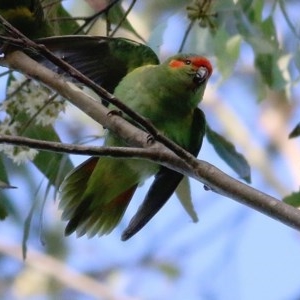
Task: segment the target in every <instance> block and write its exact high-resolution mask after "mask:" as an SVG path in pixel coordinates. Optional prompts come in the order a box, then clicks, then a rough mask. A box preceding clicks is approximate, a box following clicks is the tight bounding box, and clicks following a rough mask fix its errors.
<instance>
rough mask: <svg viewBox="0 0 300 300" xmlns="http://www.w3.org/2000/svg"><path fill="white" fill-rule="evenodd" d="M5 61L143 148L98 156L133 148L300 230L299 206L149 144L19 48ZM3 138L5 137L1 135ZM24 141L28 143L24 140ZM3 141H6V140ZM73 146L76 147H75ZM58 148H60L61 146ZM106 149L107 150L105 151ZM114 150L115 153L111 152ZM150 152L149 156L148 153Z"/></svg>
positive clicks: (141, 133)
mask: <svg viewBox="0 0 300 300" xmlns="http://www.w3.org/2000/svg"><path fill="white" fill-rule="evenodd" d="M4 62H5V63H6V64H7V66H8V67H10V68H13V69H16V70H19V71H20V72H22V73H24V74H26V75H28V76H30V77H32V78H35V79H37V80H39V81H40V82H42V83H43V84H45V85H47V86H48V87H50V88H52V89H54V90H55V91H57V92H58V93H60V94H61V95H62V96H63V97H65V98H67V99H68V100H69V101H70V102H71V103H73V104H74V105H75V106H77V107H78V108H79V109H81V110H82V111H84V112H85V113H86V114H87V115H89V116H90V117H91V118H93V119H94V120H95V121H97V122H99V123H100V124H102V125H103V126H105V127H106V128H108V129H110V130H112V131H114V132H116V133H117V134H118V135H119V136H120V138H122V139H124V140H125V141H126V142H127V143H128V144H130V145H132V146H138V147H143V148H145V149H139V150H138V149H131V150H130V149H126V150H125V149H123V148H119V149H118V148H117V150H112V149H111V148H110V149H107V148H106V149H105V148H104V150H99V155H104V154H106V155H116V156H117V155H119V156H120V157H124V156H125V155H128V154H129V152H130V151H132V152H131V154H134V155H135V157H136V158H144V159H145V158H146V159H149V160H152V161H155V162H157V163H160V164H162V165H164V166H166V167H168V168H170V169H174V170H176V171H178V172H181V173H183V174H184V175H186V176H191V177H193V178H195V179H196V180H198V181H200V182H202V183H203V184H205V186H207V187H209V189H211V190H212V191H214V192H216V193H218V194H220V195H223V196H226V197H229V198H231V199H233V200H236V201H238V202H240V203H243V204H246V205H248V206H250V207H252V208H254V209H256V210H257V211H259V212H261V213H263V214H265V215H268V216H270V217H272V218H274V219H276V220H279V221H281V222H282V223H284V224H286V225H288V226H290V227H293V228H295V229H298V230H300V211H299V210H298V209H295V208H293V207H292V206H290V205H287V204H285V203H283V202H281V201H279V200H277V199H275V198H273V197H271V196H269V195H267V194H264V193H263V192H260V191H258V190H256V189H254V188H252V187H250V186H247V185H246V184H243V183H241V182H239V181H237V180H235V179H233V178H231V177H230V176H228V175H226V174H225V173H223V172H222V171H221V170H219V169H218V168H216V167H214V166H213V165H211V164H209V163H207V162H205V161H201V160H197V159H196V158H192V159H191V160H189V162H188V163H187V162H186V161H184V160H182V159H181V158H180V157H178V156H177V155H176V154H174V153H172V151H170V149H168V148H167V147H166V146H165V145H163V144H161V143H159V142H153V143H151V145H149V142H148V141H147V140H148V134H147V133H146V132H144V131H142V130H141V129H139V128H137V127H135V126H133V125H132V124H131V123H129V122H127V121H126V120H124V119H123V118H121V117H120V116H118V115H114V114H109V110H108V109H107V108H106V107H104V106H103V105H102V104H101V103H100V102H99V101H96V100H94V99H93V98H92V97H91V96H88V95H86V94H85V93H84V92H83V91H82V90H80V89H79V88H78V87H76V86H75V85H74V84H72V83H70V82H67V81H65V80H64V78H63V77H61V76H57V74H55V73H54V72H52V71H51V70H48V69H46V68H45V67H43V66H41V65H39V64H38V63H37V62H35V61H34V60H32V59H31V58H29V57H28V56H27V55H25V54H24V53H22V52H20V51H15V52H12V53H10V54H8V55H7V56H6V57H5V61H2V63H4ZM2 139H4V137H3V136H2ZM26 141H27V142H28V140H27V139H26ZM6 142H9V141H8V140H6ZM11 142H12V141H11ZM31 142H32V141H31ZM27 145H29V144H27ZM39 145H42V144H39ZM49 145H50V144H49ZM49 145H48V146H49ZM53 145H54V144H53ZM53 145H52V146H53ZM31 146H34V144H31ZM36 146H38V145H36ZM39 147H40V146H39ZM72 147H74V148H75V146H72ZM49 148H50V147H49ZM54 148H55V147H54ZM88 148H90V147H88ZM78 149H79V148H77V150H78ZM91 149H92V151H95V152H93V153H91V152H87V154H88V155H91V154H93V155H96V149H95V148H91ZM47 150H49V149H47ZM51 150H53V149H51ZM60 150H63V149H62V148H61V149H60ZM69 150H70V149H69ZM97 151H98V150H97ZM101 151H102V153H101ZM105 151H108V152H106V153H105ZM113 151H116V152H115V153H114V154H112V153H113ZM75 152H76V151H75V150H74V152H72V153H75ZM117 152H118V153H117ZM150 152H151V155H150V154H149V153H150ZM68 153H70V152H68ZM81 154H83V153H81Z"/></svg>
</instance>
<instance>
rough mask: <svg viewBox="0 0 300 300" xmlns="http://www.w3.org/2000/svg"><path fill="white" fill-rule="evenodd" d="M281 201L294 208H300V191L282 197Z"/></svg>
mask: <svg viewBox="0 0 300 300" xmlns="http://www.w3.org/2000/svg"><path fill="white" fill-rule="evenodd" d="M282 201H283V202H285V203H287V204H289V205H292V206H294V207H300V191H299V192H295V193H292V194H291V195H288V196H286V197H284V198H283V200H282Z"/></svg>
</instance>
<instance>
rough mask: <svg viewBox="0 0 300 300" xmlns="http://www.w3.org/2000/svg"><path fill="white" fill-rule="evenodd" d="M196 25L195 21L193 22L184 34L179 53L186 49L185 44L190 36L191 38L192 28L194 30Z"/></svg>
mask: <svg viewBox="0 0 300 300" xmlns="http://www.w3.org/2000/svg"><path fill="white" fill-rule="evenodd" d="M194 23H195V20H192V21H191V22H190V23H189V25H188V27H187V29H186V30H185V33H184V36H183V39H182V42H181V44H180V47H179V49H178V53H181V52H182V50H183V48H184V45H185V43H186V41H187V38H188V36H189V34H190V32H191V30H192V28H193V25H194Z"/></svg>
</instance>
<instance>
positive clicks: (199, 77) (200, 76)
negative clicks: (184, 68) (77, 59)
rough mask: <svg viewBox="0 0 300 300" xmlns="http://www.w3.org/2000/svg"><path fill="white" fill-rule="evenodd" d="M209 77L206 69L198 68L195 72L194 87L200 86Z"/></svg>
mask: <svg viewBox="0 0 300 300" xmlns="http://www.w3.org/2000/svg"><path fill="white" fill-rule="evenodd" d="M208 77H209V71H208V69H207V68H206V67H200V68H198V70H197V71H196V74H195V77H194V83H195V84H196V85H200V84H202V83H203V82H204V81H205V80H207V79H208Z"/></svg>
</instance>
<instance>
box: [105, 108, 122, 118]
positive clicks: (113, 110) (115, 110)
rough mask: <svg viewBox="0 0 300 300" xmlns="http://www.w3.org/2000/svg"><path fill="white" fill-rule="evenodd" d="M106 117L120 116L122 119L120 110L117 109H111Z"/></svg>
mask: <svg viewBox="0 0 300 300" xmlns="http://www.w3.org/2000/svg"><path fill="white" fill-rule="evenodd" d="M107 115H108V116H120V117H122V115H123V113H122V111H120V110H117V109H112V110H111V111H109V112H108V114H107Z"/></svg>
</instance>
